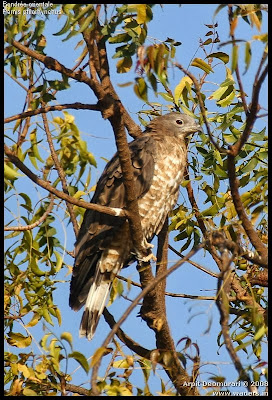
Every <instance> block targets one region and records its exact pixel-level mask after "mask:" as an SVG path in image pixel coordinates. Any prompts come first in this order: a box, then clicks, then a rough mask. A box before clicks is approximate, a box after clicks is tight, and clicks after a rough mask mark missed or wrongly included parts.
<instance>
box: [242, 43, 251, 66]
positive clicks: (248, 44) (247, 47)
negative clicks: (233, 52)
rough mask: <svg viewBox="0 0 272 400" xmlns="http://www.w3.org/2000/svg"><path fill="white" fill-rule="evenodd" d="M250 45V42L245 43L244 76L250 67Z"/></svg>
mask: <svg viewBox="0 0 272 400" xmlns="http://www.w3.org/2000/svg"><path fill="white" fill-rule="evenodd" d="M251 55H252V53H251V45H250V42H246V46H245V64H246V68H245V71H244V74H245V73H246V72H247V70H248V68H249V65H250V61H251Z"/></svg>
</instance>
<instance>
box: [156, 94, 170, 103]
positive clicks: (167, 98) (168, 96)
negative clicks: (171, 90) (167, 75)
mask: <svg viewBox="0 0 272 400" xmlns="http://www.w3.org/2000/svg"><path fill="white" fill-rule="evenodd" d="M158 94H159V95H160V96H161V97H162V98H163V99H164V100H166V101H169V102H172V101H173V97H172V96H170V94H168V93H163V92H159V93H158Z"/></svg>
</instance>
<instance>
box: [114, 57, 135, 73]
mask: <svg viewBox="0 0 272 400" xmlns="http://www.w3.org/2000/svg"><path fill="white" fill-rule="evenodd" d="M131 66H132V58H131V57H124V58H122V59H121V60H119V61H118V62H117V64H116V69H117V72H118V74H124V73H126V72H128V71H129V70H130V69H131Z"/></svg>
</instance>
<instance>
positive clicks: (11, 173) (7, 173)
mask: <svg viewBox="0 0 272 400" xmlns="http://www.w3.org/2000/svg"><path fill="white" fill-rule="evenodd" d="M19 176H24V175H22V174H19V173H18V172H16V171H15V170H14V169H13V167H10V166H9V165H8V164H7V163H4V177H5V178H6V179H8V180H10V181H14V180H15V179H17V178H18V177H19Z"/></svg>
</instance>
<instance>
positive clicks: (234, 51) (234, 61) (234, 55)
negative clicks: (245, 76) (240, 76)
mask: <svg viewBox="0 0 272 400" xmlns="http://www.w3.org/2000/svg"><path fill="white" fill-rule="evenodd" d="M238 53H239V51H238V46H236V45H235V46H233V48H232V56H231V72H233V71H235V69H236V67H237V63H238Z"/></svg>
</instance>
